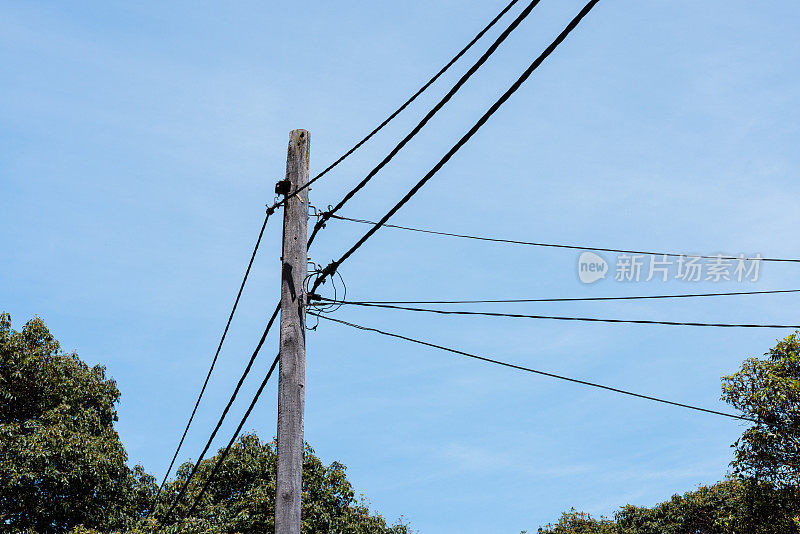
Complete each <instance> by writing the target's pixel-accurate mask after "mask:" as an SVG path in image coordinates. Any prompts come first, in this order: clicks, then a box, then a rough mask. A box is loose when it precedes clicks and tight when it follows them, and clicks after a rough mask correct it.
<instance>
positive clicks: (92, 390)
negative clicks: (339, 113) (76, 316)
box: [0, 313, 151, 533]
mask: <svg viewBox="0 0 800 534" xmlns="http://www.w3.org/2000/svg"><path fill="white" fill-rule="evenodd" d="M119 397H120V393H119V390H118V389H117V386H116V384H115V383H114V381H113V380H111V379H108V378H106V376H105V368H103V367H101V366H95V367H91V368H90V367H89V366H87V365H86V364H85V363H83V362H82V361H81V360H80V359H78V357H77V355H75V354H62V353H60V347H59V344H58V342H57V341H56V340H55V339H54V338H53V336H52V335H51V334H50V332H49V331H48V330H47V327H46V326H45V325H44V323H43V322H42V320H41V319H39V318H34V319H32V320H30V321H29V322H28V323H27V324H25V326H24V327H23V329H22V330H21V331H19V332H17V331H14V330H12V329H11V317H10V316H9V315H8V314H5V313H3V314H0V522H2V523H3V524H4V525H6V527H7V528H9V529H12V530H17V531H20V530H34V531H36V532H42V533H49V532H63V531H66V530H68V529H70V528H71V527H73V526H75V525H78V524H85V525H87V526H92V527H98V528H103V529H110V528H116V527H120V526H123V525H124V524H125V522H126V519H127V516H128V514H129V512H130V504H131V503H136V502H137V495H139V496H140V497H141V493H142V492H146V491H148V486H149V485H151V484H150V483H151V481H150V480H149V479H148V477H147V475H145V474H144V471H143V470H142V469H141V468H138V469H136V470H134V471H131V470H130V469H129V468H128V467H127V465H126V463H125V462H126V459H127V458H126V454H125V449H124V448H123V446H122V443H121V442H120V440H119V436H118V435H117V433H116V431H115V430H114V422H115V421H116V420H117V413H116V411H115V409H114V405H115V404H116V403H117V402H118V401H119ZM140 502H143V501H142V500H141V499H140Z"/></svg>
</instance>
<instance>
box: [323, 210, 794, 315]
mask: <svg viewBox="0 0 800 534" xmlns="http://www.w3.org/2000/svg"><path fill="white" fill-rule="evenodd" d="M387 226H388V225H387ZM778 293H800V289H775V290H769V291H730V292H727V293H686V294H679V295H634V296H622V297H566V298H539V299H484V300H359V301H352V303H353V304H512V303H525V302H590V301H605V300H645V299H679V298H696V297H728V296H735V295H774V294H778ZM309 298H310V299H311V300H322V301H325V302H329V303H331V304H338V303H339V301H338V300H337V299H336V298H335V297H334V298H333V299H329V298H327V297H323V296H321V295H316V294H312V295H309Z"/></svg>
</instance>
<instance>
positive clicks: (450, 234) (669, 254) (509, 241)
mask: <svg viewBox="0 0 800 534" xmlns="http://www.w3.org/2000/svg"><path fill="white" fill-rule="evenodd" d="M331 218H333V219H339V220H342V221H350V222H355V223H361V224H369V225H376V224H378V223H377V222H375V221H370V220H367V219H353V218H351V217H343V216H341V215H331ZM382 226H386V227H387V228H395V229H398V230H408V231H411V232H420V233H424V234H433V235H440V236H446V237H458V238H461V239H475V240H478V241H491V242H493V243H507V244H511V245H526V246H532V247H552V248H566V249H571V250H594V251H598V252H618V253H621V254H642V255H647V256H667V257H673V258H677V257H683V258H699V259H709V260H741V261H775V262H793V263H800V259H794V258H759V257H754V258H737V257H736V256H721V255H720V256H703V255H698V254H676V253H674V252H647V251H642V250H625V249H618V248H600V247H584V246H580V245H563V244H556V243H537V242H534V241H520V240H517V239H504V238H498V237H486V236H476V235H468V234H457V233H453V232H440V231H437V230H428V229H424V228H413V227H410V226H400V225H398V224H383V225H382Z"/></svg>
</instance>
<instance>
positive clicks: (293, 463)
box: [275, 130, 311, 534]
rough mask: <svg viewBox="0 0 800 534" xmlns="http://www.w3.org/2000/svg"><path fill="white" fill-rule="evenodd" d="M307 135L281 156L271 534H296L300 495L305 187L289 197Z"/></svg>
mask: <svg viewBox="0 0 800 534" xmlns="http://www.w3.org/2000/svg"><path fill="white" fill-rule="evenodd" d="M310 150H311V136H310V135H309V133H308V132H307V131H306V130H292V131H291V133H290V134H289V152H288V154H287V156H286V180H285V181H284V182H282V184H279V185H280V186H281V188H282V190H281V191H280V192H281V193H283V194H284V195H287V198H288V200H287V202H286V204H285V205H284V207H283V256H282V257H281V262H282V266H283V274H282V277H281V340H280V351H281V357H280V368H279V372H278V473H277V483H276V492H275V534H300V499H301V497H302V491H303V410H304V409H305V376H306V338H305V334H306V330H305V328H306V320H305V319H306V317H305V305H306V295H305V280H306V273H307V261H308V256H307V253H308V251H307V247H306V230H307V225H308V189H303V190H302V191H301V192H300V193H298V194H297V195H291V194H290V193H292V192H294V191H296V190H297V189H298V188H300V187H302V186H304V185H305V184H306V183H307V182H308V163H309V158H310Z"/></svg>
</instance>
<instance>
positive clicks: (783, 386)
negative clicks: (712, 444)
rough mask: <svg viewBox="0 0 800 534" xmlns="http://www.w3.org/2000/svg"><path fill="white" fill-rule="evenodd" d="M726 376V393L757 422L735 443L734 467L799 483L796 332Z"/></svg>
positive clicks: (766, 477) (799, 396)
mask: <svg viewBox="0 0 800 534" xmlns="http://www.w3.org/2000/svg"><path fill="white" fill-rule="evenodd" d="M765 356H767V358H765V359H762V358H750V359H748V360H746V361H745V362H744V363H743V364H742V367H741V369H740V370H739V371H738V372H736V373H734V374H732V375H730V376H725V377H723V386H722V391H723V393H722V398H723V399H724V400H725V401H726V402H728V403H730V404H731V405H733V406H734V407H735V408H737V409H738V410H741V411H742V412H743V413H744V414H745V415H746V416H748V417H750V418H752V419H754V420H755V421H756V423H755V424H754V425H753V426H751V427H750V428H748V429H747V430H746V431H745V432H744V435H742V437H741V438H740V439H739V440H738V441H737V442H736V443H735V444H734V447H735V449H736V452H735V457H734V460H733V462H732V464H731V465H732V466H733V467H734V469H735V472H736V473H738V474H740V475H742V476H745V477H752V478H755V479H758V480H768V481H771V482H773V483H775V484H777V485H781V486H795V487H797V486H798V485H800V339H798V337H797V334H792V335H790V336H789V337H787V338H786V339H784V340H782V341H780V342H779V343H778V344H777V345H776V346H775V348H773V349H770V351H769V352H767V353H766V354H765Z"/></svg>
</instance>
